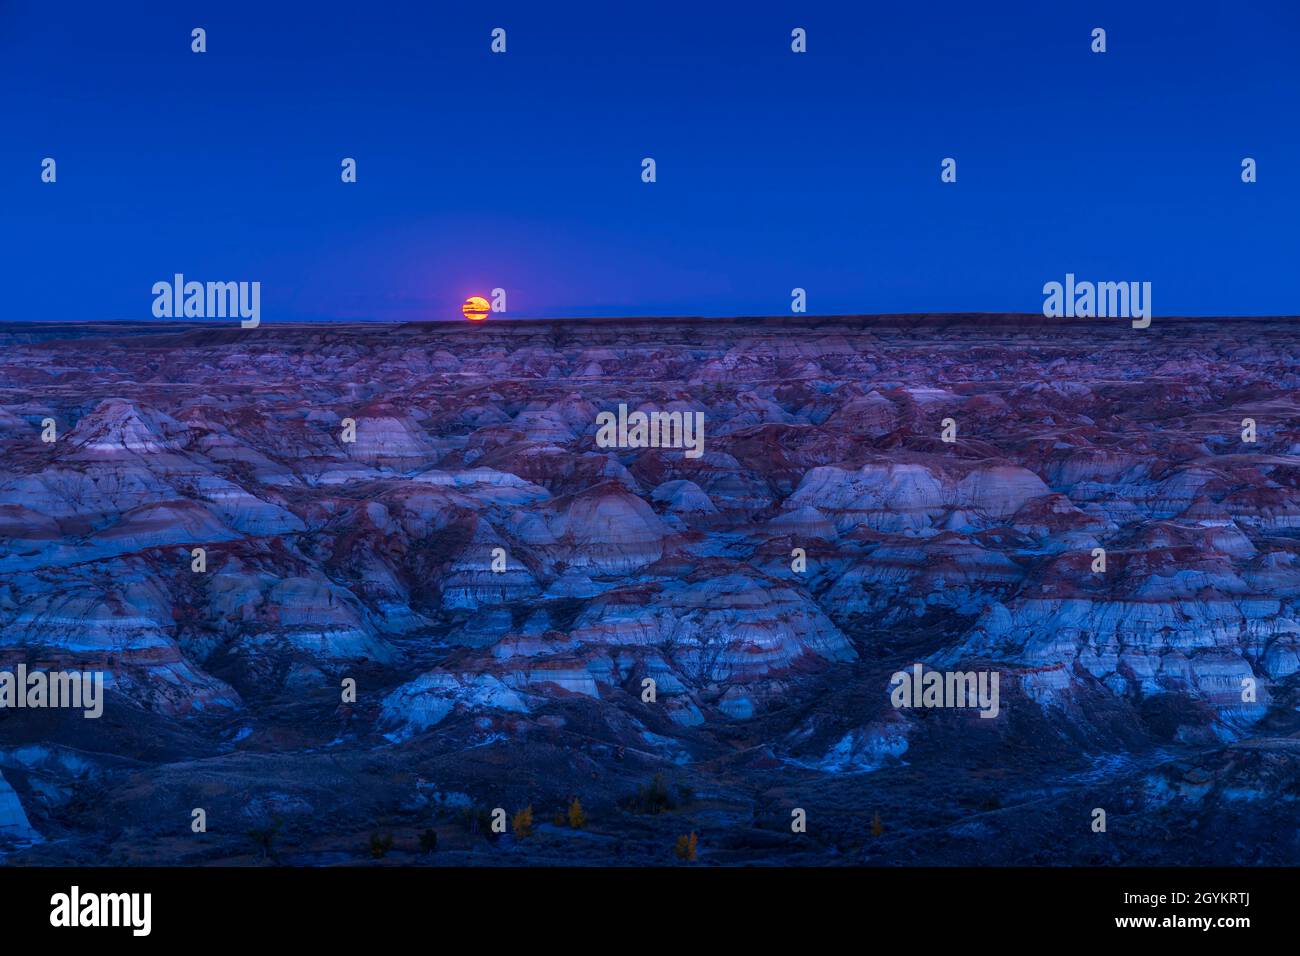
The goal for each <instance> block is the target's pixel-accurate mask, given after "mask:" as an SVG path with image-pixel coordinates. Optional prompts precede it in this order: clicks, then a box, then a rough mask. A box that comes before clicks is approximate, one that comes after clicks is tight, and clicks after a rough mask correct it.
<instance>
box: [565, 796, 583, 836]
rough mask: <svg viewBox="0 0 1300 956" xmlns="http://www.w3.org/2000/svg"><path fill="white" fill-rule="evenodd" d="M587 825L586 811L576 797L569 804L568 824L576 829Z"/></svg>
mask: <svg viewBox="0 0 1300 956" xmlns="http://www.w3.org/2000/svg"><path fill="white" fill-rule="evenodd" d="M586 825H587V813H586V811H585V810H583V809H582V804H581V803H580V802H579V801H578V798H577V797H574V798H573V802H572V803H570V804H569V826H571V827H573V829H575V830H578V829H581V828H582V827H585V826H586Z"/></svg>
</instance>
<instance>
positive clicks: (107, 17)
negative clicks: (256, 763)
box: [0, 0, 1300, 322]
mask: <svg viewBox="0 0 1300 956" xmlns="http://www.w3.org/2000/svg"><path fill="white" fill-rule="evenodd" d="M280 6H287V5H280V4H275V3H272V2H268V0H261V2H257V3H245V2H232V0H221V2H211V3H185V2H175V0H171V2H158V3H152V2H146V3H132V4H130V5H129V9H128V7H124V6H120V5H116V4H105V3H101V2H96V3H93V4H92V3H85V2H73V3H64V4H59V5H57V6H52V5H50V4H47V3H36V2H22V0H20V2H18V3H0V120H2V121H3V126H2V132H3V135H0V203H2V206H0V208H2V209H3V212H2V213H0V216H2V218H0V222H3V233H2V234H0V235H2V238H0V254H2V255H3V262H4V267H3V270H2V271H0V275H3V277H4V285H5V288H4V292H5V302H6V306H7V308H6V310H5V313H4V315H3V318H4V319H6V320H15V319H20V320H21V319H40V320H49V319H96V320H101V319H142V320H149V319H152V314H151V305H152V301H153V299H152V295H151V293H150V289H151V287H152V285H153V283H155V282H157V281H159V280H167V281H170V279H171V277H172V275H173V274H174V273H176V272H182V273H184V274H185V276H186V278H187V279H197V280H200V281H203V280H221V281H226V280H246V281H252V280H256V281H260V282H261V283H262V317H263V321H267V322H274V321H281V320H309V319H381V320H416V319H441V318H455V317H457V316H458V315H459V306H460V302H461V301H462V300H463V299H464V297H465V296H467V295H470V294H483V295H487V294H489V293H490V291H491V289H493V288H494V287H498V286H499V287H503V288H505V289H506V290H507V294H508V304H509V307H510V309H509V315H510V316H588V315H735V314H742V315H744V314H780V313H788V312H789V308H790V290H791V289H792V288H794V287H796V286H799V287H803V288H805V289H807V292H808V311H809V312H811V313H847V312H924V311H992V310H1008V311H1029V312H1037V311H1039V310H1040V309H1041V307H1042V301H1043V296H1042V291H1041V290H1042V286H1043V283H1045V282H1047V281H1050V280H1058V281H1059V280H1061V279H1062V278H1063V277H1064V274H1065V273H1066V272H1067V271H1069V272H1074V273H1076V274H1077V275H1079V276H1080V278H1086V279H1094V280H1107V281H1109V280H1139V281H1150V282H1151V283H1152V286H1153V304H1154V311H1155V315H1156V316H1157V319H1158V317H1160V316H1162V315H1174V314H1191V315H1223V314H1245V315H1260V314H1279V313H1281V314H1289V313H1295V312H1297V311H1300V308H1297V303H1298V302H1300V297H1298V296H1297V294H1296V285H1297V276H1298V275H1300V262H1298V256H1297V251H1298V250H1300V241H1298V240H1297V219H1298V218H1300V185H1298V184H1300V5H1298V4H1296V3H1294V2H1283V0H1279V2H1274V3H1262V2H1241V0H1237V2H1224V3H1184V2H1178V3H1134V2H1131V0H1125V2H1113V3H1078V2H1058V0H1051V2H1045V0H1035V2H1032V3H1009V4H985V3H960V4H958V3H935V2H926V3H906V4H894V3H889V4H885V3H861V2H858V3H852V4H850V3H843V2H842V3H835V4H830V3H808V2H804V0H800V2H798V3H796V2H788V3H745V4H727V5H725V6H726V7H727V9H726V10H722V9H717V8H718V7H721V6H723V5H721V4H706V3H683V4H677V3H660V2H646V3H622V2H620V3H617V4H615V3H604V4H600V5H594V4H593V5H590V6H588V5H578V4H563V3H539V2H536V0H534V2H528V3H518V4H493V3H456V4H451V3H437V4H435V3H427V2H426V3H420V4H414V3H411V4H397V3H388V2H382V0H370V2H361V3H355V4H338V3H329V2H326V3H322V4H319V5H315V8H314V9H311V8H308V7H306V6H303V7H302V10H300V12H288V11H282V10H280V9H278V8H279V7H280ZM994 8H997V9H994ZM308 11H309V12H308ZM196 26H201V27H204V28H205V29H206V30H207V42H208V52H207V53H204V54H194V53H192V52H191V51H190V42H191V40H190V30H191V29H192V28H193V27H196ZM1098 26H1100V27H1104V28H1105V29H1106V31H1107V46H1108V52H1106V53H1105V54H1101V55H1098V54H1093V53H1092V52H1091V51H1090V43H1091V37H1090V33H1091V30H1092V28H1094V27H1098ZM494 27H503V28H505V29H506V31H507V52H506V53H505V54H504V55H494V54H492V53H491V52H490V49H489V45H490V42H491V37H490V33H491V30H492V29H493V28H494ZM794 27H804V28H806V30H807V31H808V52H807V53H806V54H803V55H799V54H795V53H792V52H791V49H790V31H791V30H792V29H793V28H794ZM47 156H49V157H53V158H55V159H56V161H57V163H58V181H57V183H55V184H53V185H51V184H45V183H42V182H41V180H40V173H41V168H40V164H41V160H42V159H43V158H44V157H47ZM345 156H346V157H354V158H355V159H356V160H357V163H358V180H359V181H358V182H357V183H356V184H344V183H342V182H341V181H340V161H341V160H342V158H343V157H345ZM647 156H649V157H653V158H654V159H655V160H656V162H657V166H658V169H657V173H658V181H657V182H656V183H653V184H646V183H643V182H642V181H641V160H642V158H643V157H647ZM1247 156H1250V157H1253V158H1255V159H1256V160H1257V161H1258V164H1259V165H1258V171H1259V172H1258V174H1259V181H1258V182H1257V183H1254V184H1250V185H1247V184H1243V183H1242V181H1241V160H1242V158H1243V157H1247ZM944 157H953V158H955V159H956V160H957V163H958V180H957V182H956V183H955V184H944V183H941V182H940V175H939V174H940V161H941V160H942V159H943V158H944Z"/></svg>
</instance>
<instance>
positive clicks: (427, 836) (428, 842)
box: [420, 830, 438, 853]
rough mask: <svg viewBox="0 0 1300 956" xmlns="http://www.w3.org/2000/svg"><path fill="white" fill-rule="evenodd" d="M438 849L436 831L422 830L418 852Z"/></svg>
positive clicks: (430, 851)
mask: <svg viewBox="0 0 1300 956" xmlns="http://www.w3.org/2000/svg"><path fill="white" fill-rule="evenodd" d="M436 849H438V831H437V830H424V831H422V832H421V833H420V852H421V853H432V852H433V851H434V850H436Z"/></svg>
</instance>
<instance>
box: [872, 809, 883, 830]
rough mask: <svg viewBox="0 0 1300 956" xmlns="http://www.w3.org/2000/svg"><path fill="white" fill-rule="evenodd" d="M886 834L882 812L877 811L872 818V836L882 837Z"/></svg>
mask: <svg viewBox="0 0 1300 956" xmlns="http://www.w3.org/2000/svg"><path fill="white" fill-rule="evenodd" d="M884 832H885V825H884V824H883V823H881V822H880V811H879V810H877V811H876V813H875V816H873V817H872V818H871V835H872V836H880V834H882V833H884Z"/></svg>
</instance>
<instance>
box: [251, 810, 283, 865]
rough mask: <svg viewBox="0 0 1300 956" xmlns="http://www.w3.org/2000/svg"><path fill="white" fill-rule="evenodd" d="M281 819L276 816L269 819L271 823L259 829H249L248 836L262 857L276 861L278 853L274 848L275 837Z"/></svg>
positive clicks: (278, 830)
mask: <svg viewBox="0 0 1300 956" xmlns="http://www.w3.org/2000/svg"><path fill="white" fill-rule="evenodd" d="M281 822H282V821H281V820H279V819H278V818H277V819H275V820H273V821H271V825H270V826H268V827H265V828H263V829H260V830H249V831H248V838H249V839H250V840H252V841H253V843H254V844H255V845H256V846H257V848H258V850H259V851H260V852H261V854H262V857H263V859H271V860H275V861H278V860H279V859H280V857H279V854H278V853H277V852H276V849H275V838H276V835H277V834H278V833H279V832H280V824H281Z"/></svg>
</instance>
